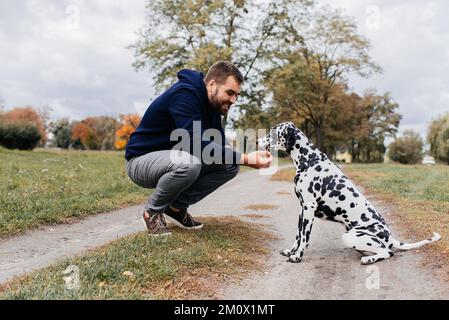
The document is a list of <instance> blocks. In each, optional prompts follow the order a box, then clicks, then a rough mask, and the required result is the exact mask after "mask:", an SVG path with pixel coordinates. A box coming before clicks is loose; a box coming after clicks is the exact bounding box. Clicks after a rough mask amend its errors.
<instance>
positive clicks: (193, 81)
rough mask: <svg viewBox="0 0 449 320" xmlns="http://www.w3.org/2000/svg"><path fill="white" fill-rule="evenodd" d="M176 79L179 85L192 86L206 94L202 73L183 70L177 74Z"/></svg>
mask: <svg viewBox="0 0 449 320" xmlns="http://www.w3.org/2000/svg"><path fill="white" fill-rule="evenodd" d="M178 79H179V81H180V82H181V83H183V84H187V85H193V86H194V87H196V88H197V89H201V90H200V92H201V93H206V85H205V84H204V74H203V73H202V72H198V71H194V70H187V69H184V70H181V71H179V72H178Z"/></svg>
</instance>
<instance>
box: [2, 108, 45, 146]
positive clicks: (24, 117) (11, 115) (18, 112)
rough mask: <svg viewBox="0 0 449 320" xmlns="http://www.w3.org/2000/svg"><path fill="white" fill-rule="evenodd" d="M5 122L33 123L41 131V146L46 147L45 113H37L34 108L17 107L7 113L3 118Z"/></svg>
mask: <svg viewBox="0 0 449 320" xmlns="http://www.w3.org/2000/svg"><path fill="white" fill-rule="evenodd" d="M2 118H3V121H4V122H8V123H16V122H20V123H25V122H27V123H32V124H34V125H35V127H36V128H37V129H38V130H39V134H40V137H41V138H40V143H39V144H40V145H41V146H44V145H45V142H46V141H47V133H46V120H47V117H46V114H45V113H44V112H39V111H36V110H35V109H34V108H33V107H29V106H27V107H16V108H14V109H12V110H10V111H7V112H5V113H4V114H3V116H2Z"/></svg>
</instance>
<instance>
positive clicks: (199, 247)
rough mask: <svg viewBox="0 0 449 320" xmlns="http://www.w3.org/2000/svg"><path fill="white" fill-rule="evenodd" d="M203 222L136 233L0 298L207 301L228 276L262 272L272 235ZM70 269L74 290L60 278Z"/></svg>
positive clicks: (238, 224)
mask: <svg viewBox="0 0 449 320" xmlns="http://www.w3.org/2000/svg"><path fill="white" fill-rule="evenodd" d="M202 221H204V222H205V227H204V228H203V229H202V230H199V231H195V232H188V231H180V230H179V229H175V231H174V233H173V234H172V236H169V237H163V238H152V237H149V236H148V234H146V233H139V234H136V235H132V236H129V237H126V238H123V239H120V240H117V241H114V242H112V243H110V244H108V245H106V246H104V247H102V248H100V249H97V250H95V251H91V252H89V253H86V254H84V255H82V256H79V257H75V258H70V259H65V260H64V261H62V262H60V263H58V264H55V265H53V266H50V267H48V268H45V269H42V270H39V271H37V272H34V273H32V274H29V275H27V276H24V277H20V278H16V279H14V280H13V281H12V282H10V283H9V284H6V285H4V286H3V287H1V288H0V299H185V298H194V297H196V298H198V297H201V298H204V297H206V298H207V297H212V296H213V295H214V294H215V293H216V291H217V287H218V286H219V285H221V284H223V283H225V282H226V283H227V282H228V281H229V279H228V277H232V276H236V275H237V276H238V275H243V274H245V273H246V272H249V271H254V270H260V269H261V267H262V266H263V265H262V261H263V257H264V255H265V254H267V249H266V248H267V243H268V241H269V240H271V239H273V238H274V237H273V235H271V233H268V232H267V231H265V230H264V229H263V228H262V227H261V226H259V225H257V224H255V223H247V222H242V221H240V220H238V219H237V218H229V217H223V218H219V219H217V218H207V219H202ZM70 265H73V266H76V267H78V268H79V279H80V281H79V287H78V288H75V289H74V288H70V287H69V288H66V286H65V282H64V279H63V278H64V277H65V276H64V275H63V272H64V270H66V268H67V267H68V266H70ZM66 276H67V275H66Z"/></svg>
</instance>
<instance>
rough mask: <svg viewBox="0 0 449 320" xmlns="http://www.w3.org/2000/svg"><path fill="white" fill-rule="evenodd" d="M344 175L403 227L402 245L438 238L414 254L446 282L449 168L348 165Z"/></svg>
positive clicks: (448, 263)
mask: <svg viewBox="0 0 449 320" xmlns="http://www.w3.org/2000/svg"><path fill="white" fill-rule="evenodd" d="M380 170H382V172H378V171H380ZM345 173H346V175H347V176H348V177H349V178H351V179H353V180H354V182H356V183H358V184H360V185H361V186H362V187H364V188H365V189H367V190H368V191H369V192H373V193H374V194H375V196H374V199H375V200H376V201H378V202H379V203H380V204H381V205H385V206H386V207H388V209H389V211H390V213H391V216H389V218H390V217H391V218H392V219H391V220H393V222H395V223H397V224H398V225H400V226H401V227H403V228H401V229H403V230H404V232H403V234H402V238H404V237H405V239H401V240H402V241H406V242H413V241H419V240H422V239H426V238H428V237H429V236H431V235H432V232H438V233H439V234H441V240H440V241H438V242H436V243H434V244H431V245H429V246H426V247H423V248H420V249H418V250H417V251H423V252H426V254H427V256H428V258H429V259H427V261H426V265H428V266H432V267H434V268H435V269H436V270H438V269H439V270H440V272H441V273H442V274H443V275H444V278H445V280H449V267H448V266H449V184H448V183H447V181H448V179H449V167H447V166H434V167H425V166H399V165H383V166H380V165H349V166H345Z"/></svg>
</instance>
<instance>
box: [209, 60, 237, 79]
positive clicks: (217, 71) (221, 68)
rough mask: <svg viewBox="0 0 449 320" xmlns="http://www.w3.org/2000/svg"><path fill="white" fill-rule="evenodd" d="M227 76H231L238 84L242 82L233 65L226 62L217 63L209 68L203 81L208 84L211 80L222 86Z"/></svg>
mask: <svg viewBox="0 0 449 320" xmlns="http://www.w3.org/2000/svg"><path fill="white" fill-rule="evenodd" d="M229 76H233V77H234V79H235V80H236V81H237V82H238V83H239V84H242V83H243V81H244V78H243V75H242V73H241V72H240V70H239V69H238V68H237V67H236V66H235V65H233V64H232V63H231V62H228V61H218V62H216V63H214V64H213V66H212V67H210V69H209V71H208V72H207V75H206V77H205V78H204V81H205V82H206V83H208V82H209V81H211V80H215V81H216V82H217V83H219V84H222V83H224V82H225V81H226V79H228V77H229Z"/></svg>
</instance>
